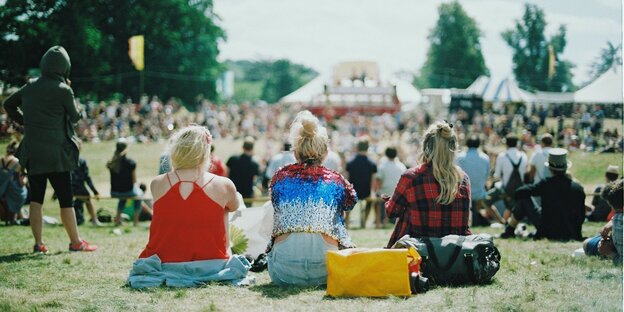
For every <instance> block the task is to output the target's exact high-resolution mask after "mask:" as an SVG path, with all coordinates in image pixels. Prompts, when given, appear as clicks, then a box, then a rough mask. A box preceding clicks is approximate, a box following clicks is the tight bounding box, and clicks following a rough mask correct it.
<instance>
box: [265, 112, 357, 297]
mask: <svg viewBox="0 0 624 312" xmlns="http://www.w3.org/2000/svg"><path fill="white" fill-rule="evenodd" d="M290 140H291V142H292V146H293V147H294V152H295V158H296V160H297V163H295V164H291V165H287V166H284V167H282V169H280V170H278V171H277V172H276V173H275V175H274V176H273V179H272V181H271V192H270V193H271V201H272V203H273V207H274V209H275V214H274V222H273V234H272V240H271V243H270V244H269V250H270V253H269V256H268V269H269V276H270V277H271V281H272V282H273V283H275V284H278V285H283V286H285V285H302V286H306V285H322V284H326V283H327V269H326V266H325V254H326V251H327V250H338V249H339V248H350V247H355V246H354V245H353V243H352V242H351V238H350V237H349V235H348V234H347V229H346V228H345V225H344V213H345V211H347V210H351V209H352V208H353V206H354V205H355V203H356V201H357V197H356V196H355V191H354V190H353V187H352V186H351V184H349V182H347V181H346V180H345V178H344V177H343V176H341V175H340V174H339V173H338V172H336V171H333V170H330V169H327V168H325V167H323V166H322V165H321V164H322V162H323V159H324V158H325V156H327V147H328V143H329V139H328V137H327V131H326V129H325V128H324V127H321V126H320V125H319V121H318V119H317V118H316V117H314V116H313V115H312V114H311V113H310V112H308V111H304V112H301V113H299V114H298V115H297V117H296V118H295V121H294V122H293V124H292V126H291V128H290Z"/></svg>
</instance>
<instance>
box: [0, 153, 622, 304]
mask: <svg viewBox="0 0 624 312" xmlns="http://www.w3.org/2000/svg"><path fill="white" fill-rule="evenodd" d="M113 146H114V144H113V143H99V144H88V145H85V147H84V149H83V156H84V157H85V158H86V159H87V161H88V162H89V165H90V169H91V173H92V176H93V178H94V180H95V182H96V185H97V187H98V188H99V189H100V191H101V193H102V194H108V189H109V187H108V180H109V177H108V172H107V171H106V170H105V167H104V164H105V161H106V160H107V159H108V158H109V157H110V156H111V154H112V151H113ZM162 149H163V144H140V145H139V144H137V145H131V146H130V150H129V155H130V157H132V158H134V159H135V160H137V162H138V164H139V165H138V176H139V180H141V181H143V182H146V183H149V181H150V180H151V178H152V177H153V176H155V175H156V171H157V162H158V157H159V155H160V154H161V152H162ZM239 150H240V142H232V141H219V142H217V154H218V155H219V156H221V158H222V159H227V157H228V156H230V155H232V154H234V153H238V152H239ZM571 160H572V161H573V162H574V166H573V169H572V173H573V175H574V176H575V177H576V178H577V179H578V180H580V181H581V182H582V183H583V185H584V186H585V189H586V190H588V191H591V189H592V188H593V186H594V185H596V184H598V183H601V182H602V180H603V175H604V168H606V166H607V164H619V165H622V154H610V155H609V154H603V155H599V154H586V153H582V152H575V153H573V154H571ZM48 198H49V197H48ZM46 200H47V202H46V204H45V206H46V208H45V210H44V214H45V215H50V216H54V217H58V208H57V205H58V204H57V203H56V202H52V201H51V200H50V199H46ZM96 206H97V207H105V208H108V209H110V210H111V211H112V207H114V206H115V202H113V201H110V200H101V201H99V202H96ZM600 227H601V224H599V223H587V224H585V226H584V230H583V234H584V235H585V236H591V235H594V234H596V233H597V232H598V230H599V228H600ZM80 230H81V233H82V236H84V237H85V238H87V239H88V240H89V241H91V242H93V243H96V244H98V245H99V246H100V249H99V250H98V251H97V252H95V253H89V254H88V253H78V254H76V253H69V252H67V237H66V235H65V233H64V230H63V228H62V227H60V226H46V227H45V228H44V238H45V241H46V242H47V243H48V246H49V248H50V250H51V252H50V254H49V255H47V256H38V255H33V254H31V253H30V251H31V248H32V243H33V239H32V235H31V233H30V229H29V228H28V227H17V226H14V227H4V226H0V311H122V310H128V311H134V310H139V311H147V310H150V311H154V310H156V311H265V310H275V311H285V310H287V311H307V310H333V311H365V310H366V311H407V310H411V311H414V310H416V311H418V310H424V311H438V310H454V311H545V310H546V311H547V310H552V311H621V310H622V291H623V289H622V268H621V267H616V266H613V265H612V264H611V263H610V262H609V261H605V260H600V259H596V258H585V257H582V258H573V257H571V256H570V254H571V253H572V251H573V250H574V249H576V248H578V247H580V243H579V242H568V243H561V242H548V241H537V242H534V241H528V240H520V239H515V240H497V241H496V244H497V246H498V247H499V249H500V251H501V254H502V263H501V270H500V271H499V272H498V274H497V275H496V276H495V278H494V282H493V283H492V284H490V285H486V286H470V287H455V288H449V287H439V288H434V289H432V290H430V291H429V292H427V293H425V294H418V295H415V296H412V297H411V298H408V299H403V298H387V299H370V298H355V299H331V298H327V297H325V296H324V293H325V290H324V289H323V288H279V287H275V286H273V285H271V284H270V279H269V276H268V273H266V272H263V273H259V274H254V275H255V276H256V279H257V281H256V284H255V285H253V286H250V287H245V288H234V287H229V286H222V285H216V284H215V285H208V286H205V287H201V288H197V289H182V290H179V289H168V288H159V289H153V290H148V291H135V290H131V289H129V288H127V287H125V286H124V284H125V279H126V277H127V274H128V271H129V270H130V267H131V265H132V262H133V260H134V259H135V258H136V257H137V255H138V254H139V252H140V251H141V249H142V248H143V247H144V246H145V244H146V242H147V239H148V223H141V224H140V226H138V227H124V228H123V231H122V234H121V235H116V234H114V233H113V232H112V230H113V228H112V227H102V228H94V227H91V226H82V227H81V228H80ZM499 231H500V230H496V229H491V228H474V229H473V232H476V233H482V232H487V233H491V234H496V233H498V232H499ZM390 232H391V230H390V229H385V230H372V229H366V230H353V231H351V234H352V236H353V239H354V241H355V242H356V243H357V244H358V245H359V246H360V247H382V246H384V245H385V244H386V242H387V240H388V238H389V236H390ZM354 287H357V285H354Z"/></svg>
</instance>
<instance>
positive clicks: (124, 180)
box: [106, 139, 141, 226]
mask: <svg viewBox="0 0 624 312" xmlns="http://www.w3.org/2000/svg"><path fill="white" fill-rule="evenodd" d="M127 152H128V144H127V143H126V140H124V139H119V140H118V141H117V144H116V145H115V153H114V154H113V158H111V160H109V161H108V163H106V168H108V171H109V172H110V177H111V184H110V185H111V188H110V189H111V196H112V197H118V198H119V203H117V215H116V216H115V225H121V213H122V212H123V210H124V208H125V207H126V201H127V199H128V198H131V197H136V196H137V192H136V190H135V184H136V162H135V161H134V160H132V159H130V158H128V157H126V154H127ZM140 211H141V201H140V200H135V201H134V220H133V221H134V225H135V226H136V225H137V224H138V223H139V212H140Z"/></svg>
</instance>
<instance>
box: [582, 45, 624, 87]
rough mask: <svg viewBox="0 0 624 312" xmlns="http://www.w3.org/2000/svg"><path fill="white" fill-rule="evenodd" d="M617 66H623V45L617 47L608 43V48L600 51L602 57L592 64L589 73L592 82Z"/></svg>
mask: <svg viewBox="0 0 624 312" xmlns="http://www.w3.org/2000/svg"><path fill="white" fill-rule="evenodd" d="M615 64H618V65H622V45H619V46H615V45H614V44H613V43H611V42H609V41H607V46H606V47H604V48H602V49H601V50H600V55H599V56H598V57H596V59H595V60H594V62H592V64H591V68H590V71H589V76H590V77H591V79H590V81H593V80H594V79H596V78H598V77H599V76H600V75H602V74H604V73H605V72H606V71H607V70H609V69H610V68H611V67H613V65H615Z"/></svg>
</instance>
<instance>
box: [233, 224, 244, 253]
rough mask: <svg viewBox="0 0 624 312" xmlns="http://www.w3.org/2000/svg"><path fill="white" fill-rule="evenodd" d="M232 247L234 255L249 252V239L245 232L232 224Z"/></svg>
mask: <svg viewBox="0 0 624 312" xmlns="http://www.w3.org/2000/svg"><path fill="white" fill-rule="evenodd" d="M229 234H230V246H232V254H235V255H242V254H244V253H245V251H247V246H248V244H249V239H248V238H247V237H246V236H245V232H243V230H241V229H240V228H238V227H236V226H234V225H232V224H230V228H229Z"/></svg>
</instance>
